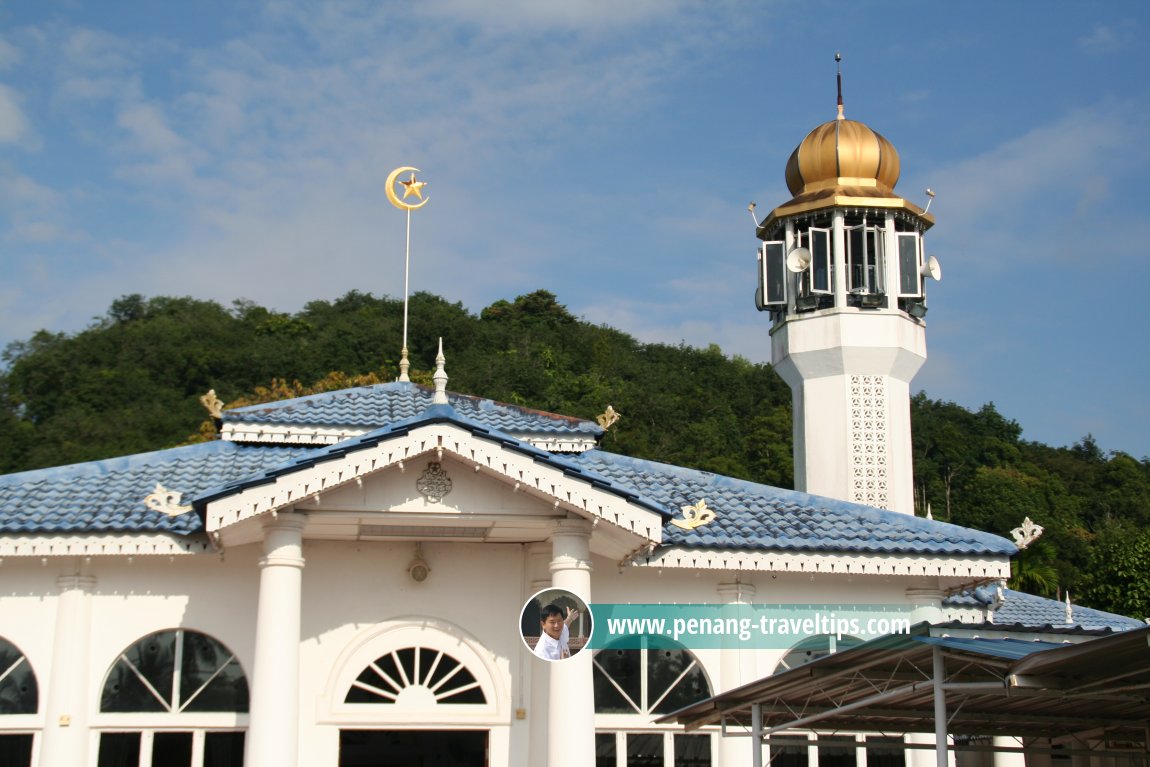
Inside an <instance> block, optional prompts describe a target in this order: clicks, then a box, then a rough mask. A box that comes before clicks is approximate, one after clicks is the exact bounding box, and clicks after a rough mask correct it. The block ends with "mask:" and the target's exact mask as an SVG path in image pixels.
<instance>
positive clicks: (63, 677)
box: [40, 574, 96, 767]
mask: <svg viewBox="0 0 1150 767" xmlns="http://www.w3.org/2000/svg"><path fill="white" fill-rule="evenodd" d="M56 584H57V585H58V586H59V587H60V596H58V597H57V598H56V632H55V635H54V637H53V639H52V672H51V674H52V676H51V678H50V679H49V680H48V697H47V701H46V705H45V707H44V712H45V716H44V732H43V734H42V736H41V740H40V764H41V765H43V766H44V767H72V765H77V764H87V763H88V744H89V733H88V708H89V706H90V705H91V703H92V702H91V700H90V698H91V696H90V695H89V694H88V693H89V691H88V677H89V668H88V665H89V664H88V647H89V646H90V644H91V635H90V631H91V625H92V604H91V599H90V595H91V592H92V590H93V589H94V588H95V587H96V579H95V578H93V577H91V576H87V575H79V574H77V575H62V576H60V577H59V578H58V579H57V580H56Z"/></svg>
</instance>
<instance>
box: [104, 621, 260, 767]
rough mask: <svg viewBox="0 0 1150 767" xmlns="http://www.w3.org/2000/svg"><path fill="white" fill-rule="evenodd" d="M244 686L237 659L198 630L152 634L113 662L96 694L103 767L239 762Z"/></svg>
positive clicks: (236, 765)
mask: <svg viewBox="0 0 1150 767" xmlns="http://www.w3.org/2000/svg"><path fill="white" fill-rule="evenodd" d="M247 710H248V682H247V678H246V677H245V676H244V672H243V669H242V668H241V667H240V664H239V661H238V660H236V657H235V654H234V653H232V652H231V651H230V650H228V649H227V648H226V647H225V646H224V645H223V644H221V643H220V642H218V641H217V640H215V639H213V638H212V637H210V636H208V635H207V634H202V633H200V632H198V631H191V630H188V629H171V630H167V631H157V632H156V633H154V634H149V635H148V636H146V637H144V638H143V639H141V640H140V641H138V642H136V643H135V644H133V645H132V646H131V647H129V648H128V649H126V650H124V652H122V653H120V655H119V656H118V657H117V658H116V660H115V662H114V663H113V664H112V667H111V668H110V669H108V673H107V675H106V676H105V678H104V686H103V689H102V690H101V694H100V712H101V714H108V715H119V716H107V717H104V718H103V721H102V726H101V733H100V755H99V765H100V767H137V766H138V765H141V764H151V765H155V766H156V767H159V765H181V766H182V765H188V766H189V767H200V765H222V766H226V767H233V765H234V767H239V765H241V764H243V750H244V732H243V730H242V729H240V728H239V727H238V724H239V723H238V721H237V715H238V714H243V713H247Z"/></svg>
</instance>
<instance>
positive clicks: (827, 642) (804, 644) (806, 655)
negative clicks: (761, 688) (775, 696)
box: [774, 634, 862, 674]
mask: <svg viewBox="0 0 1150 767" xmlns="http://www.w3.org/2000/svg"><path fill="white" fill-rule="evenodd" d="M857 644H862V640H861V639H859V638H857V637H853V636H849V635H846V634H844V635H843V636H841V637H839V636H837V635H835V634H816V635H814V636H809V637H807V638H806V639H803V640H800V641H799V642H797V643H796V644H795V645H794V646H792V647H791V649H790V650H787V654H786V655H784V656H783V657H782V659H780V660H779V665H777V666H775V671H774V673H776V674H780V673H782V672H784V671H789V670H791V669H792V668H798V667H799V666H802V665H805V664H807V663H810V662H811V661H813V660H818V659H819V658H824V657H826V656H827V655H833V654H834V653H836V652H839V651H840V650H847V649H850V648H851V647H854V646H855V645H857Z"/></svg>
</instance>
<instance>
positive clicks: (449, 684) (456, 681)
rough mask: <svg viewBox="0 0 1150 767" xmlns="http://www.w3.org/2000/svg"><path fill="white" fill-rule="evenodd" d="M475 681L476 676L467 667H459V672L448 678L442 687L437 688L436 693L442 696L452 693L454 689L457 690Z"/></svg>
mask: <svg viewBox="0 0 1150 767" xmlns="http://www.w3.org/2000/svg"><path fill="white" fill-rule="evenodd" d="M474 681H475V677H474V676H473V675H472V673H471V672H470V671H468V670H467V669H466V668H461V669H459V673H457V674H456V675H455V676H453V677H451V678H450V679H448V680H447V681H446V682H445V683H444V684H443V686H442V687H440V688H439V689H438V690H436V692H435V694H436V695H439V696H442V695H447V694H450V693H451V691H452V690H457V689H459V688H460V687H466V686H467V685H469V684H472V683H473V682H474Z"/></svg>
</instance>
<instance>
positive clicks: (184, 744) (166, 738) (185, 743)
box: [152, 732, 192, 767]
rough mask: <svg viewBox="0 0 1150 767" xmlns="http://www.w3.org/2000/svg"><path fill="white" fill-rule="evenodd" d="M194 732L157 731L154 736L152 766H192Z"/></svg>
mask: <svg viewBox="0 0 1150 767" xmlns="http://www.w3.org/2000/svg"><path fill="white" fill-rule="evenodd" d="M191 764H192V734H191V733H190V732H157V733H156V734H155V735H153V736H152V767H191Z"/></svg>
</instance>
